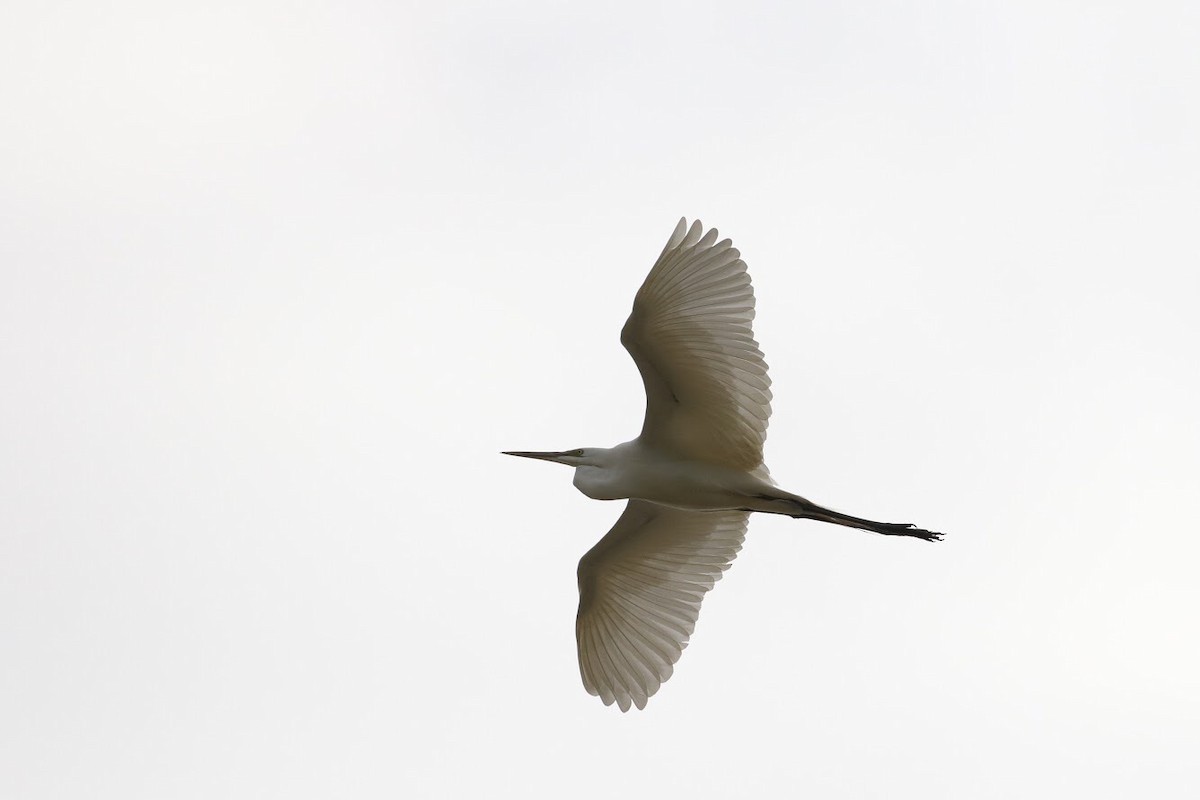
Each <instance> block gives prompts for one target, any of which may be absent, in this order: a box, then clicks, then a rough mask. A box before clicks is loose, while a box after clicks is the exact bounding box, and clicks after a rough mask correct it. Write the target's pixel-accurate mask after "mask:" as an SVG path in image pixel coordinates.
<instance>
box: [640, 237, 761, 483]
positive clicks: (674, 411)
mask: <svg viewBox="0 0 1200 800" xmlns="http://www.w3.org/2000/svg"><path fill="white" fill-rule="evenodd" d="M702 234H703V236H702ZM740 255H741V254H740V253H739V252H738V251H737V249H735V248H734V247H733V243H732V242H731V241H730V240H729V239H725V240H724V241H721V242H718V241H717V231H716V229H715V228H714V229H711V230H709V231H708V233H704V228H703V226H702V225H701V224H700V221H699V220H697V221H696V222H694V223H692V227H691V228H690V229H689V228H688V227H687V220H685V219H681V220H679V224H678V225H677V226H676V227H675V232H674V233H673V234H671V238H670V240H669V241H668V242H667V246H666V248H664V249H663V252H662V255H661V256H659V257H658V261H657V262H655V264H654V267H653V268H651V270H650V274H649V275H648V276H646V280H645V282H644V283H643V284H642V288H641V289H639V290H638V293H637V297H636V298H635V299H634V301H633V312H632V313H631V314H630V315H629V320H628V321H627V322H626V323H625V327H624V328H623V329H622V330H621V343H622V344H624V345H625V349H626V350H628V351H629V354H630V355H632V356H633V360H634V362H635V363H637V366H638V370H639V371H640V372H641V373H642V381H643V382H644V383H645V384H646V420H645V422H644V424H643V426H642V439H643V440H645V441H648V442H650V443H651V444H658V445H660V446H662V447H664V448H666V449H670V450H672V451H674V452H677V453H679V454H680V455H682V456H684V457H687V458H694V459H697V460H701V461H710V462H716V463H720V464H725V465H728V466H731V467H735V468H739V469H746V470H751V469H754V468H755V467H757V466H758V465H759V464H761V463H762V447H763V441H764V440H765V439H766V436H767V419H768V418H769V417H770V416H771V388H770V387H771V379H770V378H768V377H767V365H766V363H765V362H764V361H763V356H762V352H761V351H760V350H759V349H758V343H757V342H756V341H754V331H753V329H752V328H751V322H752V321H753V319H754V289H753V288H752V287H751V286H750V276H749V275H748V274H747V273H746V263H745V262H744V261H742V260H741V259H740V258H739V256H740Z"/></svg>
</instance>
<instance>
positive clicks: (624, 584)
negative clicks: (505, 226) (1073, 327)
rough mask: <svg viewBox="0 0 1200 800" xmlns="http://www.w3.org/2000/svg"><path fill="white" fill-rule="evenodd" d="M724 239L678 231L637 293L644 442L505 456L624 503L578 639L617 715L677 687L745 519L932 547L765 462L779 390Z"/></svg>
mask: <svg viewBox="0 0 1200 800" xmlns="http://www.w3.org/2000/svg"><path fill="white" fill-rule="evenodd" d="M739 255H740V254H739V253H738V251H737V250H736V249H734V248H733V244H732V242H730V241H729V240H728V239H726V240H724V241H721V242H718V241H717V232H716V230H709V231H707V232H705V230H704V227H703V226H702V225H701V224H700V223H699V222H698V221H697V222H695V223H694V224H693V225H692V226H691V228H689V227H688V226H687V222H686V220H680V221H679V225H678V226H676V228H675V231H674V233H672V235H671V238H670V240H669V241H668V242H667V246H666V247H665V248H663V252H662V255H660V256H659V258H658V261H656V262H655V264H654V266H653V268H651V270H650V274H649V275H648V276H647V277H646V280H645V282H644V283H643V284H642V287H641V289H640V290H638V293H637V297H636V298H635V300H634V304H633V312H632V313H631V314H630V315H629V320H628V321H627V322H626V323H625V327H624V329H623V330H622V331H621V343H622V344H624V345H625V348H626V349H627V350H628V351H629V353H630V355H631V356H633V360H634V363H636V364H637V367H638V371H639V372H640V373H641V375H642V382H643V383H644V385H645V389H646V416H645V420H644V422H643V425H642V432H641V434H640V435H639V436H638V437H637V438H636V439H634V440H633V441H629V442H625V443H624V444H619V445H617V446H616V447H611V448H580V449H577V450H569V451H564V452H528V451H523V452H510V453H508V455H516V456H525V457H528V458H538V459H542V460H545V461H554V462H557V463H560V464H567V465H569V466H572V467H574V468H575V480H574V483H575V487H576V488H577V489H579V491H581V492H583V493H584V494H585V495H587V496H588V497H591V498H593V499H596V500H628V501H629V502H628V503H626V505H625V511H624V513H622V514H621V517H620V519H618V520H617V522H616V524H615V525H614V526H613V528H612V530H610V531H609V532H608V534H607V535H605V536H604V538H603V539H601V540H600V541H599V542H598V543H597V544H596V545H595V547H593V548H592V549H591V550H589V551H588V553H587V554H586V555H584V557H583V558H582V559H581V560H580V562H579V570H578V573H579V613H578V615H577V617H576V623H575V636H576V643H577V646H578V655H579V669H580V675H581V676H582V678H583V684H584V687H585V688H587V690H588V691H589V692H590V693H591V694H595V695H599V696H600V698H601V699H602V700H603V701H604V702H605V704H606V705H607V704H611V703H614V702H615V703H616V704H617V705H618V706H620V708H621V710H622V711H627V710H629V708H630V706H631V705H636V706H637V707H638V708H643V707H644V706H645V705H646V701H647V699H648V698H649V697H650V696H651V695H653V694H654V693H655V692H656V691H658V688H659V687H660V686H661V685H662V683H663V681H665V680H667V678H669V677H670V676H671V673H672V670H673V669H674V664H675V662H676V661H677V660H678V659H679V656H680V654H681V653H682V651H683V648H684V647H685V646H686V645H687V642H688V638H689V637H690V636H691V634H692V630H693V628H694V626H695V623H696V618H697V616H698V615H699V613H700V601H701V600H702V599H703V597H704V594H705V593H706V592H707V591H708V590H709V589H711V588H712V586H713V584H714V583H715V582H716V580H717V579H718V578H720V577H721V573H722V572H723V571H724V570H726V569H727V568H728V567H729V565H730V563H732V561H733V559H734V557H735V556H736V555H737V552H738V550H740V549H741V546H742V541H743V539H744V538H745V534H746V524H747V520H748V518H749V515H750V512H752V511H760V512H766V513H771V514H786V515H788V516H791V517H799V518H805V519H814V520H820V521H822V522H832V523H835V524H838V525H845V526H848V527H853V528H861V529H864V530H869V531H874V532H876V533H883V534H888V535H898V536H916V537H918V538H922V539H927V540H935V539H938V538H940V536H941V534H937V533H932V532H930V531H926V530H922V529H920V528H914V527H913V526H911V525H906V524H894V523H881V522H872V521H871V520H865V519H860V518H858V517H851V516H848V515H846V514H841V513H839V512H836V511H831V510H829V509H827V508H822V507H821V506H818V505H816V504H815V503H811V502H809V501H808V500H806V499H804V498H803V497H800V496H799V495H795V494H791V493H790V492H785V491H783V490H782V489H780V488H779V487H777V486H776V485H775V483H774V481H772V480H771V477H770V474H769V473H768V472H767V468H766V465H765V464H763V457H762V448H763V442H764V441H765V440H766V435H767V420H768V418H769V417H770V415H771V389H770V386H771V381H770V378H769V377H768V376H767V365H766V362H764V361H763V357H762V352H761V351H760V350H759V349H758V343H757V342H756V341H755V340H754V333H753V330H752V328H751V322H752V321H753V319H754V291H753V289H752V288H751V286H750V276H749V275H748V274H747V273H746V264H745V262H744V261H742V260H741V258H740V257H739Z"/></svg>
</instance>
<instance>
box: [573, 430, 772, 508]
mask: <svg viewBox="0 0 1200 800" xmlns="http://www.w3.org/2000/svg"><path fill="white" fill-rule="evenodd" d="M584 452H585V453H586V455H585V456H584V459H583V460H581V463H579V464H578V465H576V467H575V479H574V481H573V483H574V484H575V488H576V489H578V490H579V491H581V492H583V493H584V494H585V495H587V496H588V497H590V498H592V499H593V500H629V499H637V500H647V501H649V502H651V503H658V504H660V505H664V506H671V507H672V508H681V509H690V510H693V511H714V510H720V509H725V510H732V509H750V510H758V509H751V508H750V507H751V506H754V505H760V504H762V502H763V501H762V500H761V497H762V496H763V495H764V494H766V493H767V492H771V491H775V487H774V486H773V485H772V484H771V483H770V482H768V481H765V480H763V478H762V477H759V476H757V475H754V474H752V473H748V472H744V471H742V470H738V469H731V468H729V467H723V466H721V465H720V464H708V463H705V462H703V461H697V460H695V459H688V458H680V457H679V456H677V455H675V454H673V453H670V452H664V451H663V450H660V449H658V448H656V447H653V446H651V445H647V444H645V443H643V442H642V441H641V440H640V439H634V440H633V441H630V442H625V443H623V444H619V445H617V446H616V447H610V448H587V449H586V450H585V451H584Z"/></svg>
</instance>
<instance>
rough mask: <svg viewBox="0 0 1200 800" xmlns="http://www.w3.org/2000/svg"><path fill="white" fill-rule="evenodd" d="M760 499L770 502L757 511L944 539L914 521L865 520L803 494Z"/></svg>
mask: <svg viewBox="0 0 1200 800" xmlns="http://www.w3.org/2000/svg"><path fill="white" fill-rule="evenodd" d="M757 499H759V500H763V501H766V502H767V503H769V504H770V505H769V506H768V507H765V508H756V509H754V510H755V511H766V512H767V513H770V514H786V515H787V516H789V517H792V518H793V519H815V520H818V521H820V522H831V523H833V524H834V525H844V526H846V527H847V528H858V529H860V530H864V531H871V532H872V533H881V534H883V535H884V536H912V537H914V538H917V539H924V540H925V541H927V542H937V541H941V538H942V534H940V533H937V532H936V531H927V530H925V529H924V528H918V527H917V526H915V525H913V524H911V523H906V522H875V521H874V520H869V519H862V518H861V517H852V516H850V515H849V514H843V513H841V512H840V511H832V510H830V509H828V508H822V507H821V506H819V505H817V504H816V503H813V502H810V501H808V500H805V499H804V498H803V497H799V496H797V495H787V496H783V497H775V496H771V495H759V496H758V498H757Z"/></svg>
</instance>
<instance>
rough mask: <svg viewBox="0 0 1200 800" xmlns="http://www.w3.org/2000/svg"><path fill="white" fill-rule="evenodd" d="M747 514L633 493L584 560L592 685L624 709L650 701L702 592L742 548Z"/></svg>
mask: <svg viewBox="0 0 1200 800" xmlns="http://www.w3.org/2000/svg"><path fill="white" fill-rule="evenodd" d="M748 517H749V514H747V513H746V512H742V511H684V510H681V509H674V508H668V507H666V506H659V505H655V504H653V503H649V502H646V501H643V500H630V501H629V502H628V504H627V505H626V507H625V511H624V513H622V515H621V517H620V518H619V519H618V520H617V523H616V524H615V525H614V526H613V528H612V530H610V531H609V532H608V534H607V535H605V536H604V538H603V539H601V540H600V541H599V542H598V543H597V544H596V546H595V547H593V548H592V549H591V550H589V551H588V553H587V554H586V555H584V557H583V558H582V559H580V562H579V570H578V575H579V613H578V615H577V617H576V622H575V636H576V646H577V650H578V656H579V671H580V676H581V677H582V679H583V685H584V687H585V688H586V689H587V691H588V692H589V693H590V694H593V695H597V696H599V697H600V699H601V700H603V701H604V704H605V705H611V704H613V703H614V702H615V703H616V704H617V705H618V706H619V707H620V708H621V710H622V711H628V710H629V708H630V706H631V705H634V706H637V707H638V708H639V709H641V708H645V706H646V702H647V700H648V699H649V698H650V697H651V696H653V695H654V693H655V692H657V691H658V689H659V687H660V686H662V684H663V683H664V682H666V680H667V679H668V678H670V677H671V674H672V672H673V671H674V666H675V663H676V662H677V661H678V660H679V657H680V655H681V654H682V653H683V649H684V648H685V647H686V646H687V643H688V640H689V638H690V637H691V635H692V632H693V630H695V626H696V619H697V618H698V616H699V614H700V604H701V602H702V601H703V599H704V595H705V594H706V593H707V592H708V591H709V590H710V589H712V587H713V584H715V583H716V581H717V580H719V579H720V577H721V574H722V573H723V572H724V571H725V570H726V569H728V568H729V566H730V564H731V563H732V561H733V559H734V558H735V557H736V555H737V553H738V551H739V550H740V549H741V547H742V542H743V541H744V539H745V535H746V523H747V519H748Z"/></svg>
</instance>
